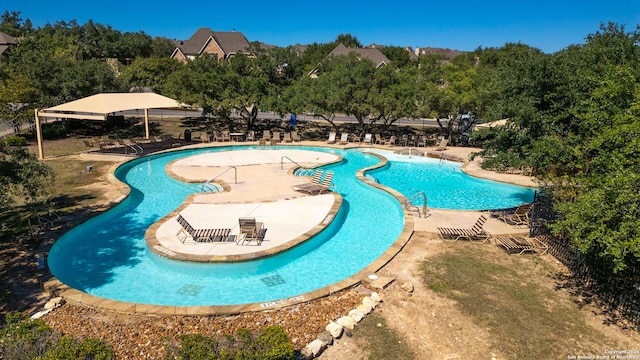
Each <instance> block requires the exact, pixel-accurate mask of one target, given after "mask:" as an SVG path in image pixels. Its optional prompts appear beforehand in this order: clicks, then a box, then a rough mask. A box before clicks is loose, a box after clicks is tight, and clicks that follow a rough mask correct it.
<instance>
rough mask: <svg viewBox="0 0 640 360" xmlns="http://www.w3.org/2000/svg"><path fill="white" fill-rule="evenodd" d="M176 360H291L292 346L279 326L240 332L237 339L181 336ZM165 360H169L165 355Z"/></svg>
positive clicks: (228, 336) (241, 330) (194, 335)
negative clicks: (255, 331)
mask: <svg viewBox="0 0 640 360" xmlns="http://www.w3.org/2000/svg"><path fill="white" fill-rule="evenodd" d="M179 347H180V348H179V349H178V350H177V351H176V356H175V358H177V359H181V360H196V359H197V360H215V359H224V360H227V359H228V360H231V359H238V360H241V359H242V360H291V359H294V352H293V345H291V342H290V341H289V336H288V335H287V333H285V332H284V330H283V329H282V327H280V326H269V327H267V328H265V329H262V330H261V331H258V332H257V333H253V332H251V331H250V330H247V329H240V330H238V333H237V334H236V336H231V335H227V336H225V337H222V338H219V339H216V338H209V337H206V336H204V335H200V334H190V335H182V336H181V337H180V346H179ZM167 358H171V354H168V356H167Z"/></svg>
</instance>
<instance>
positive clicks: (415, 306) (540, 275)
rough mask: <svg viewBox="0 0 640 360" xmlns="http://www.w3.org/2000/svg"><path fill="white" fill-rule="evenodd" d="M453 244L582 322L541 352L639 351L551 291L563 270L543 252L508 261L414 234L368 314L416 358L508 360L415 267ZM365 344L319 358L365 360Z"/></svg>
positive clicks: (628, 338) (639, 343) (634, 339)
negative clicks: (408, 286)
mask: <svg viewBox="0 0 640 360" xmlns="http://www.w3.org/2000/svg"><path fill="white" fill-rule="evenodd" d="M460 246H466V247H475V248H474V250H473V251H479V252H482V256H483V258H486V259H490V261H492V262H495V263H496V264H501V265H504V264H506V265H508V266H512V267H513V277H515V278H520V279H522V280H521V281H522V282H523V284H524V283H529V284H531V283H533V284H535V285H536V286H539V287H540V288H541V289H543V290H545V291H549V292H551V293H552V294H553V296H552V297H550V298H548V299H547V301H546V302H545V303H544V304H543V306H546V307H547V309H549V310H550V311H551V310H553V309H558V308H559V309H565V308H566V309H570V311H575V312H576V313H577V314H578V316H579V319H578V322H579V323H584V324H586V325H585V327H586V328H587V329H586V331H582V332H580V333H578V334H571V332H567V333H564V334H548V335H549V338H548V339H543V340H544V341H548V347H549V349H548V353H552V354H557V357H554V358H567V356H569V355H604V354H605V353H604V352H605V350H614V349H626V350H634V349H640V336H639V334H638V333H637V332H635V331H633V330H625V329H622V328H621V327H618V326H615V325H606V323H607V322H606V319H605V318H604V317H602V316H600V315H598V312H597V311H596V309H594V308H591V309H587V308H582V310H579V307H578V304H577V301H578V299H576V298H575V297H574V296H573V295H572V294H571V293H569V291H567V290H564V289H562V288H561V287H560V286H558V285H560V284H558V281H557V280H556V279H557V276H555V275H556V274H558V273H563V274H565V275H566V274H567V270H566V268H564V267H563V266H562V265H561V264H560V263H559V262H557V261H556V260H555V259H554V258H553V257H551V256H550V255H543V256H538V255H524V256H519V257H517V255H511V256H509V255H507V254H505V253H504V252H503V251H502V250H500V249H499V248H497V247H496V246H495V245H487V244H484V245H480V244H469V243H465V242H455V243H445V242H442V241H440V240H438V239H437V238H436V237H435V236H434V235H433V234H429V233H415V234H414V236H413V238H412V239H411V241H410V242H409V244H408V245H407V247H406V248H405V249H403V251H402V252H401V253H400V254H398V255H397V256H396V258H394V259H393V261H391V262H390V263H389V264H388V265H387V266H386V267H385V268H384V269H383V270H381V273H382V274H385V275H388V276H393V277H395V278H396V281H395V282H394V283H393V284H392V285H390V286H389V287H388V288H387V289H385V290H383V291H381V294H382V295H383V299H384V302H383V303H382V304H381V305H380V306H379V307H378V308H377V309H376V310H375V313H376V314H379V315H381V316H382V317H383V318H384V319H385V321H386V323H387V326H389V327H391V328H393V329H394V330H395V331H396V332H397V333H398V335H399V336H400V337H401V338H403V339H404V341H405V342H406V343H407V344H408V346H410V347H411V349H412V350H413V352H414V353H415V354H416V357H417V358H418V359H492V358H496V359H509V358H510V356H509V355H506V354H505V353H508V352H509V351H510V349H509V347H506V346H504V342H505V341H510V339H509V338H507V337H506V336H503V335H498V336H497V335H496V334H495V331H493V329H491V328H490V327H487V326H486V325H482V322H479V321H477V319H474V318H472V317H471V316H469V315H467V314H465V313H464V312H463V311H462V310H461V306H460V304H458V303H457V302H456V301H455V300H452V299H450V298H447V297H445V296H443V295H442V294H441V293H438V292H435V291H433V290H431V289H430V288H429V280H430V279H429V278H426V277H425V275H424V273H423V271H422V270H421V269H420V265H421V264H422V263H423V262H424V261H432V260H434V259H436V258H437V257H438V256H439V255H441V254H446V253H449V252H452V251H455V250H456V248H457V247H460ZM514 264H515V265H516V266H514ZM510 276H511V275H510ZM404 282H411V283H412V284H413V286H414V288H415V290H414V291H413V292H412V293H409V292H407V291H404V290H402V289H401V287H400V286H401V285H402V284H403V283H404ZM478 301H482V299H478ZM576 325H579V324H576ZM571 326H573V324H569V325H568V327H569V328H570V327H571ZM578 327H579V326H576V329H577V328H578ZM500 336H502V337H500ZM367 347H368V345H367V342H366V339H359V338H357V336H354V337H343V338H342V339H340V340H338V341H337V342H336V343H335V344H334V345H333V346H331V347H330V348H328V349H327V350H326V351H325V352H324V353H323V354H322V356H321V358H322V359H338V358H349V359H368V358H369V351H368V348H367Z"/></svg>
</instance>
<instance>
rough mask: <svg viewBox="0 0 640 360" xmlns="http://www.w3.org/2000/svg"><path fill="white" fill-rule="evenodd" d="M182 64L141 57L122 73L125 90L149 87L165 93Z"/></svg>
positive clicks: (171, 60) (169, 59) (172, 60)
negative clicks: (174, 73)
mask: <svg viewBox="0 0 640 360" xmlns="http://www.w3.org/2000/svg"><path fill="white" fill-rule="evenodd" d="M181 66H182V64H181V63H180V62H179V61H178V60H175V59H171V58H168V57H164V58H161V57H140V58H137V59H135V60H134V61H133V62H132V63H131V65H129V66H127V67H125V68H124V69H123V70H122V72H121V73H120V77H119V79H120V81H122V83H123V84H124V87H125V88H128V89H130V88H134V87H148V88H152V89H155V90H158V91H160V92H164V90H165V88H166V86H167V81H168V79H169V77H170V75H171V74H172V73H173V72H174V71H177V70H178V69H179V68H180V67H181Z"/></svg>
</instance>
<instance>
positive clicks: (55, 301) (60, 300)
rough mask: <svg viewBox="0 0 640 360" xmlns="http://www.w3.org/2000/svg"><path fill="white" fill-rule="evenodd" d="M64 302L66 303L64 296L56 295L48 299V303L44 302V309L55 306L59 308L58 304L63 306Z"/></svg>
mask: <svg viewBox="0 0 640 360" xmlns="http://www.w3.org/2000/svg"><path fill="white" fill-rule="evenodd" d="M62 304H64V299H63V298H61V297H54V298H52V299H51V300H49V301H47V303H46V304H44V309H45V310H49V309H54V308H57V307H58V306H61V305H62Z"/></svg>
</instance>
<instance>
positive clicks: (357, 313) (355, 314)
mask: <svg viewBox="0 0 640 360" xmlns="http://www.w3.org/2000/svg"><path fill="white" fill-rule="evenodd" d="M349 316H351V318H352V319H353V320H355V322H357V323H359V322H360V321H361V320H362V319H364V314H363V313H361V312H360V311H358V310H355V309H354V310H351V311H349Z"/></svg>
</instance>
